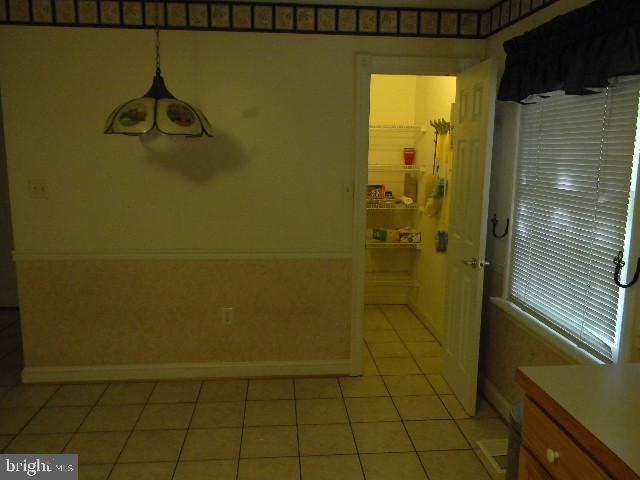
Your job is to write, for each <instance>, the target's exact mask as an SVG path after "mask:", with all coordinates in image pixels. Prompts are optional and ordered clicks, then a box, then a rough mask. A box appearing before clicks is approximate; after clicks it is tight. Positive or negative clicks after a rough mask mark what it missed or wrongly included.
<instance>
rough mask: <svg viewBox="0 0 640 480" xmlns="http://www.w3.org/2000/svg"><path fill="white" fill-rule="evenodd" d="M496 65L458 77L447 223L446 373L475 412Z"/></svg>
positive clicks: (468, 408)
mask: <svg viewBox="0 0 640 480" xmlns="http://www.w3.org/2000/svg"><path fill="white" fill-rule="evenodd" d="M496 78H497V74H496V68H495V63H494V62H493V61H490V60H488V61H485V62H483V63H480V64H478V65H476V66H474V67H471V68H470V69H468V70H465V71H464V72H462V73H461V74H459V75H458V77H457V85H456V109H455V110H456V111H455V115H454V117H455V118H454V120H453V125H454V129H453V142H454V144H453V147H454V150H453V151H454V158H453V172H452V177H451V189H450V194H451V216H450V218H451V220H450V225H449V254H448V281H447V283H448V297H449V298H448V302H447V304H448V305H447V325H446V329H447V330H446V342H445V354H444V367H443V369H444V377H445V379H446V380H447V382H448V383H449V385H450V386H451V388H452V389H453V391H454V393H455V394H456V395H457V397H458V399H459V400H460V402H461V403H462V405H463V407H464V408H465V410H466V411H467V413H469V414H470V415H474V414H475V411H476V397H477V388H478V358H479V350H480V317H481V314H482V284H483V278H484V268H483V266H484V253H485V243H486V232H487V228H486V227H487V225H486V219H487V208H488V204H489V178H490V174H491V149H492V145H493V118H494V110H495V99H496Z"/></svg>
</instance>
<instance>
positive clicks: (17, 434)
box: [3, 383, 73, 451]
mask: <svg viewBox="0 0 640 480" xmlns="http://www.w3.org/2000/svg"><path fill="white" fill-rule="evenodd" d="M18 385H20V384H19V383H18V384H17V385H14V386H13V387H11V388H10V389H9V390H12V389H13V388H15V387H16V386H18ZM61 388H62V385H58V386H57V387H56V389H55V390H54V391H53V392H52V393H51V395H49V396H48V397H47V399H46V400H45V401H44V402H42V405H40V407H38V408H37V409H36V411H35V412H34V413H33V415H31V416H30V417H29V420H27V421H26V422H25V423H24V425H22V427H21V428H20V429H19V430H18V433H15V434H14V435H13V437H12V438H11V441H10V442H9V443H8V444H7V446H6V447H5V448H4V450H3V451H6V450H7V448H9V447H10V446H11V444H12V443H13V442H14V441H15V439H16V438H18V436H19V435H21V434H22V433H24V429H25V428H27V426H28V425H29V424H30V423H31V422H32V421H33V419H34V418H36V416H37V415H38V414H39V413H40V412H41V411H42V409H44V408H45V405H46V404H47V403H48V402H49V400H51V398H52V397H53V396H54V395H55V394H56V393H58V390H60V389H61ZM7 393H9V392H7ZM22 408H28V407H22ZM65 433H69V432H65ZM27 435H28V434H27ZM71 436H73V433H72V434H71ZM65 447H66V444H65ZM65 447H63V448H62V451H64V448H65Z"/></svg>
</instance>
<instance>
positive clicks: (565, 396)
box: [516, 364, 640, 480]
mask: <svg viewBox="0 0 640 480" xmlns="http://www.w3.org/2000/svg"><path fill="white" fill-rule="evenodd" d="M516 380H517V381H518V383H519V384H520V386H521V387H522V388H523V390H524V392H525V401H524V417H523V419H524V421H523V426H522V447H521V451H520V466H519V470H518V478H519V480H640V447H639V445H640V415H639V413H638V412H639V410H638V406H639V405H640V401H639V400H638V399H639V398H640V364H639V365H633V364H625V365H618V366H616V365H611V366H603V365H594V366H582V365H565V366H553V367H522V368H520V369H519V370H518V372H517V374H516Z"/></svg>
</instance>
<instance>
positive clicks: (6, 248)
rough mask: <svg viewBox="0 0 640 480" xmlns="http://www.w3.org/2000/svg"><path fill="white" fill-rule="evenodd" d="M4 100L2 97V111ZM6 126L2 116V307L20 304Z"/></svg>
mask: <svg viewBox="0 0 640 480" xmlns="http://www.w3.org/2000/svg"><path fill="white" fill-rule="evenodd" d="M1 111H2V101H1V99H0V112H1ZM3 131H4V128H3V123H2V118H1V117H0V307H17V306H18V284H17V280H16V267H15V264H14V263H13V258H11V253H12V251H13V235H12V230H11V206H10V204H9V179H8V176H7V154H6V150H5V146H4V132H3Z"/></svg>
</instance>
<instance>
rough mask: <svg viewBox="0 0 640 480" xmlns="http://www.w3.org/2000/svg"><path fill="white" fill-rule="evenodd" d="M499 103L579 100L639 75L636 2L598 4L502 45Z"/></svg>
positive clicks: (600, 0) (639, 5) (639, 1)
mask: <svg viewBox="0 0 640 480" xmlns="http://www.w3.org/2000/svg"><path fill="white" fill-rule="evenodd" d="M504 49H505V52H506V53H507V60H506V64H505V72H504V76H503V77H502V82H501V84H500V90H499V92H498V99H499V100H510V101H515V102H520V101H522V100H524V99H525V98H527V97H529V96H530V95H538V94H544V93H548V92H553V91H558V90H563V91H564V92H565V93H567V94H573V95H583V94H587V93H591V92H592V90H590V89H594V88H596V89H597V88H603V87H606V86H607V85H608V84H609V79H610V78H612V77H617V76H621V75H633V74H640V0H596V1H594V2H593V3H590V4H589V5H587V6H585V7H582V8H579V9H576V10H574V11H572V12H569V13H567V14H565V15H561V16H558V17H556V18H554V19H553V20H551V21H550V22H548V23H546V24H544V25H541V26H540V27H538V28H536V29H534V30H531V31H530V32H527V33H525V34H524V35H522V36H519V37H515V38H513V39H511V40H509V41H507V42H505V44H504Z"/></svg>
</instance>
